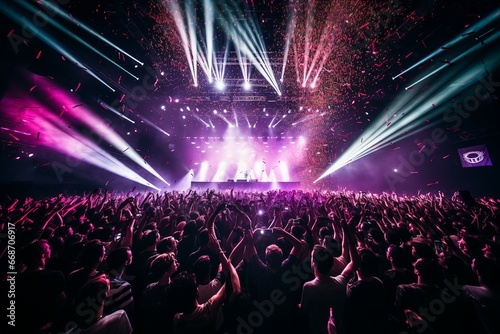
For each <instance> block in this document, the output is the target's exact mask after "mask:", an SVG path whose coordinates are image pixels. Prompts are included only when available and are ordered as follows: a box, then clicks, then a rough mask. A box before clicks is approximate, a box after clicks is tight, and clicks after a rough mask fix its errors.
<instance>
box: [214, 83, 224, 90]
mask: <svg viewBox="0 0 500 334" xmlns="http://www.w3.org/2000/svg"><path fill="white" fill-rule="evenodd" d="M225 87H226V85H225V84H224V82H223V81H216V82H215V88H217V89H218V90H224V88H225Z"/></svg>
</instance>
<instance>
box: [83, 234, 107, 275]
mask: <svg viewBox="0 0 500 334" xmlns="http://www.w3.org/2000/svg"><path fill="white" fill-rule="evenodd" d="M105 254H106V250H105V248H104V245H103V244H101V243H100V242H98V241H96V240H92V241H89V242H87V243H86V244H85V245H84V246H83V248H82V250H81V251H80V254H79V260H80V263H81V265H82V266H83V267H84V268H89V267H97V266H98V265H99V263H101V262H102V260H104V255H105Z"/></svg>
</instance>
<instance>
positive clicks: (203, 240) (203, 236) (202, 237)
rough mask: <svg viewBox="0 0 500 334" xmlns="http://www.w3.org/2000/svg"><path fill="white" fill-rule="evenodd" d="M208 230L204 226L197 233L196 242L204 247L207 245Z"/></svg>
mask: <svg viewBox="0 0 500 334" xmlns="http://www.w3.org/2000/svg"><path fill="white" fill-rule="evenodd" d="M208 240H209V238H208V230H207V229H206V228H205V229H203V230H202V231H201V232H200V233H199V234H198V244H199V246H200V247H206V246H207V245H208Z"/></svg>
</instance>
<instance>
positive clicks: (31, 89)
mask: <svg viewBox="0 0 500 334" xmlns="http://www.w3.org/2000/svg"><path fill="white" fill-rule="evenodd" d="M35 88H36V85H34V86H33V87H31V88H30V93H31V92H32V91H33V89H35Z"/></svg>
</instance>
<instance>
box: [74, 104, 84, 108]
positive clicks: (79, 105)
mask: <svg viewBox="0 0 500 334" xmlns="http://www.w3.org/2000/svg"><path fill="white" fill-rule="evenodd" d="M81 106H83V103H80V104H76V105H74V106H73V109H75V108H78V107H81Z"/></svg>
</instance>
